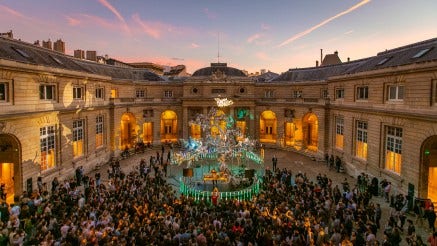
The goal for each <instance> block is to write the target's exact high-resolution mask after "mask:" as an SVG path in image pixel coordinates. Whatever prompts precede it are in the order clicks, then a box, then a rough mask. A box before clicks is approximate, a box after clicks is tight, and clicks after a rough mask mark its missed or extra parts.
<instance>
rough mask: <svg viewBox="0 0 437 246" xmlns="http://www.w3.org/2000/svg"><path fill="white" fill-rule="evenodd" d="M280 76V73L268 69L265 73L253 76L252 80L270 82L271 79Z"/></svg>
mask: <svg viewBox="0 0 437 246" xmlns="http://www.w3.org/2000/svg"><path fill="white" fill-rule="evenodd" d="M278 76H279V74H277V73H274V72H270V71H268V72H266V73H263V74H261V75H258V76H254V77H252V80H254V81H256V82H269V81H272V80H274V79H275V78H276V77H278Z"/></svg>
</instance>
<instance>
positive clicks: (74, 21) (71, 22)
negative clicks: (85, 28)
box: [65, 16, 81, 26]
mask: <svg viewBox="0 0 437 246" xmlns="http://www.w3.org/2000/svg"><path fill="white" fill-rule="evenodd" d="M65 18H66V19H67V22H68V25H70V26H78V25H79V24H80V23H81V21H80V20H79V19H77V18H73V17H70V16H65Z"/></svg>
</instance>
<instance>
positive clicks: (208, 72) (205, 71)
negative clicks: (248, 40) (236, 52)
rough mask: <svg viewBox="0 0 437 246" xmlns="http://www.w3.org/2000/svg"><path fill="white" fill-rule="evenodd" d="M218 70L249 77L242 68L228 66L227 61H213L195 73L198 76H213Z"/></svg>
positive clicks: (236, 75)
mask: <svg viewBox="0 0 437 246" xmlns="http://www.w3.org/2000/svg"><path fill="white" fill-rule="evenodd" d="M217 71H220V72H222V73H223V74H225V75H226V76H235V77H247V75H246V74H244V73H243V71H241V70H240V69H237V68H233V67H228V66H227V64H226V63H211V66H210V67H204V68H201V69H199V70H197V71H195V72H194V73H193V75H192V76H193V77H196V76H212V75H213V74H215V73H216V72H217Z"/></svg>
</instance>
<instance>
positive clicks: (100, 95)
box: [96, 87, 105, 99]
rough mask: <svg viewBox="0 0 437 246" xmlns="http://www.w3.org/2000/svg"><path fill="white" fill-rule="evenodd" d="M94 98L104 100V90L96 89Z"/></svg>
mask: <svg viewBox="0 0 437 246" xmlns="http://www.w3.org/2000/svg"><path fill="white" fill-rule="evenodd" d="M96 98H98V99H104V98H105V89H104V88H102V87H99V88H96Z"/></svg>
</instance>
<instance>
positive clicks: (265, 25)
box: [261, 23, 270, 31]
mask: <svg viewBox="0 0 437 246" xmlns="http://www.w3.org/2000/svg"><path fill="white" fill-rule="evenodd" d="M269 29H270V26H269V25H267V24H265V23H261V30H263V31H266V30H269Z"/></svg>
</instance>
